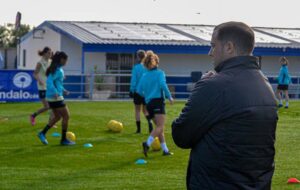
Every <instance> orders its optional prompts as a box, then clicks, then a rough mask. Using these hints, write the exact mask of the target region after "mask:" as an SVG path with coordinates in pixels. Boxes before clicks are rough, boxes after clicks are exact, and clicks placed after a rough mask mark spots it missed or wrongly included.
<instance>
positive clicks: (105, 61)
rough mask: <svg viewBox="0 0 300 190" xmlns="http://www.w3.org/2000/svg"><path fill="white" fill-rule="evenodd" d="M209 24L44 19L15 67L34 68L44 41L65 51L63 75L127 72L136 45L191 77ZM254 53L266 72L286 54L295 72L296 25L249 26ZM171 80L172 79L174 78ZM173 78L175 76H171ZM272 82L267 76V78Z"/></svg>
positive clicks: (202, 64) (200, 63) (173, 72)
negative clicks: (286, 26)
mask: <svg viewBox="0 0 300 190" xmlns="http://www.w3.org/2000/svg"><path fill="white" fill-rule="evenodd" d="M213 28H214V26H210V25H179V24H178V25H176V24H148V23H116V22H113V23H108V22H69V21H67V22H65V21H45V22H44V23H42V24H41V25H40V26H38V27H37V28H36V29H34V30H33V31H31V32H30V33H28V34H26V35H25V36H23V37H22V39H21V43H20V45H19V48H20V49H19V52H20V54H21V55H20V60H19V63H18V68H19V69H30V70H32V69H34V68H35V65H36V63H37V62H38V61H39V59H40V58H39V56H38V54H37V52H38V50H42V49H43V48H44V47H45V46H49V47H50V48H51V49H52V50H53V51H55V50H59V51H64V52H66V53H67V54H68V55H69V63H68V65H67V66H66V67H65V71H66V73H67V74H69V75H70V74H88V73H91V72H93V71H94V70H95V69H97V71H98V72H103V73H105V72H108V71H114V72H117V73H120V72H125V73H126V72H128V71H129V70H131V67H132V65H133V64H134V62H135V60H134V54H135V52H136V51H137V50H138V49H144V50H153V51H154V52H156V53H157V54H158V55H159V57H160V68H162V69H163V70H164V71H165V72H166V74H167V75H168V76H177V77H190V75H191V72H192V71H202V72H205V71H208V70H211V69H212V64H211V59H210V58H209V57H208V55H207V53H208V51H209V48H210V39H211V34H212V31H213ZM253 29H254V31H255V35H256V48H255V50H254V55H255V56H258V57H259V58H260V61H261V69H262V71H263V72H264V73H266V74H269V75H270V74H272V75H275V74H276V73H277V72H278V70H279V68H280V65H279V63H278V59H279V56H287V57H288V59H289V61H290V65H289V70H290V72H291V73H298V72H300V29H288V28H260V27H253ZM173 82H174V80H173ZM175 82H176V80H175ZM271 82H272V81H271Z"/></svg>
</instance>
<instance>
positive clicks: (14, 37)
mask: <svg viewBox="0 0 300 190" xmlns="http://www.w3.org/2000/svg"><path fill="white" fill-rule="evenodd" d="M30 30H31V28H30V26H29V25H25V24H22V25H21V26H20V28H19V29H17V30H16V29H12V30H11V36H10V37H11V39H10V43H9V47H17V44H18V40H19V39H21V37H22V36H24V35H25V34H27V33H28V32H29V31H30Z"/></svg>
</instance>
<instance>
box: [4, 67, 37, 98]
mask: <svg viewBox="0 0 300 190" xmlns="http://www.w3.org/2000/svg"><path fill="white" fill-rule="evenodd" d="M38 100H39V95H38V89H37V84H36V80H35V79H34V78H33V71H20V70H0V102H32V101H38Z"/></svg>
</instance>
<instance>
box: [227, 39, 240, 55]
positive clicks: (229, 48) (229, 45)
mask: <svg viewBox="0 0 300 190" xmlns="http://www.w3.org/2000/svg"><path fill="white" fill-rule="evenodd" d="M225 51H226V53H227V54H228V55H236V54H237V52H236V48H235V45H234V43H232V42H231V41H228V42H226V44H225Z"/></svg>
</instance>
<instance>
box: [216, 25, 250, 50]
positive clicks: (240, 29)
mask: <svg viewBox="0 0 300 190" xmlns="http://www.w3.org/2000/svg"><path fill="white" fill-rule="evenodd" d="M214 32H217V40H219V41H220V42H222V43H223V44H225V43H226V42H229V41H231V42H232V43H233V44H234V45H235V48H236V53H237V54H238V55H251V54H252V51H253V49H254V44H255V36H254V32H253V30H252V28H251V27H250V26H248V25H247V24H245V23H242V22H226V23H222V24H220V25H218V26H216V27H215V29H214Z"/></svg>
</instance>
